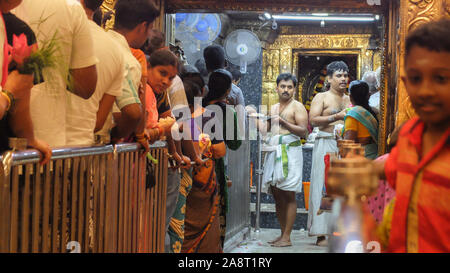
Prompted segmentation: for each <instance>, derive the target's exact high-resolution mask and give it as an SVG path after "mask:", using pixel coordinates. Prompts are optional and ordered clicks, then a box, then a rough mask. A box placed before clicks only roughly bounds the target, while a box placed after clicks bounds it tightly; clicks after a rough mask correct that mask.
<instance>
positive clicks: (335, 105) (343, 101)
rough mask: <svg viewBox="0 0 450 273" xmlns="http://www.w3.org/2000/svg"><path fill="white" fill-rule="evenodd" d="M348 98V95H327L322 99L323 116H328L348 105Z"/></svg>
mask: <svg viewBox="0 0 450 273" xmlns="http://www.w3.org/2000/svg"><path fill="white" fill-rule="evenodd" d="M350 104H351V103H350V99H349V97H348V96H343V97H338V96H333V95H328V96H326V97H325V98H324V100H323V112H322V115H323V116H329V115H333V114H337V113H339V112H341V111H342V110H344V109H345V108H348V107H350Z"/></svg>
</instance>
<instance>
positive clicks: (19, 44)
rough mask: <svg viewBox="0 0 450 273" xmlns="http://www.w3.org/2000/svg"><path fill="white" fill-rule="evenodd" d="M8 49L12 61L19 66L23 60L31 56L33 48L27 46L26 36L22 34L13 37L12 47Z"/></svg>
mask: <svg viewBox="0 0 450 273" xmlns="http://www.w3.org/2000/svg"><path fill="white" fill-rule="evenodd" d="M8 49H9V53H10V55H11V57H12V59H13V60H14V61H15V62H16V63H17V64H18V65H19V66H21V65H22V64H23V63H24V60H25V59H26V58H28V57H29V56H30V55H31V53H32V51H33V46H29V45H28V41H27V36H26V35H25V34H23V33H22V34H20V35H19V37H17V36H16V35H13V45H12V46H8Z"/></svg>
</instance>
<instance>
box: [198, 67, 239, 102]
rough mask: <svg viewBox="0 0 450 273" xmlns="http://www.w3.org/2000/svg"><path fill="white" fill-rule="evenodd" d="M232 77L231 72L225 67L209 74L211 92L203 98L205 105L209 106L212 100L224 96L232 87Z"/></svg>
mask: <svg viewBox="0 0 450 273" xmlns="http://www.w3.org/2000/svg"><path fill="white" fill-rule="evenodd" d="M232 78H233V76H232V75H231V73H230V72H228V71H227V70H225V69H217V70H214V71H213V72H212V73H211V75H210V76H209V81H208V89H209V92H208V94H207V95H206V96H205V98H204V99H203V106H207V105H208V103H209V102H210V101H212V100H216V99H220V98H222V97H223V96H224V95H225V94H226V93H227V91H228V90H229V89H230V88H231V80H232Z"/></svg>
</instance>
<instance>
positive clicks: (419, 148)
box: [248, 20, 450, 252]
mask: <svg viewBox="0 0 450 273" xmlns="http://www.w3.org/2000/svg"><path fill="white" fill-rule="evenodd" d="M449 26H450V22H449V21H448V20H441V21H438V22H432V23H429V24H425V25H424V26H422V27H420V28H418V29H417V30H415V31H414V32H412V33H411V34H410V35H409V36H408V38H407V41H406V57H405V64H406V67H405V70H406V76H405V77H403V78H402V80H403V82H404V83H405V86H406V88H407V92H408V94H409V96H410V99H411V103H412V105H413V107H414V108H415V110H416V111H417V114H418V117H416V118H414V119H412V120H410V121H408V122H407V123H405V124H402V125H400V126H399V127H397V128H395V130H394V131H393V132H392V133H391V135H390V137H389V139H388V143H387V148H388V153H387V154H384V155H382V156H380V157H378V155H379V151H378V146H379V145H378V144H379V143H378V128H379V122H380V116H379V105H380V101H379V90H380V77H379V70H378V71H377V72H374V71H369V72H366V73H365V74H364V75H363V77H362V79H361V80H354V81H352V82H350V83H349V68H348V66H347V65H346V64H345V63H344V62H342V61H335V62H332V63H330V64H329V65H328V66H327V81H328V83H329V87H328V90H327V91H325V92H321V93H318V94H317V95H315V97H314V99H313V100H312V102H311V108H310V111H309V113H308V112H307V111H306V110H305V107H304V106H303V104H302V103H300V102H298V101H296V100H295V99H294V96H293V95H294V90H295V88H296V86H297V84H298V83H297V79H296V77H295V76H294V75H292V74H289V73H286V74H280V75H279V76H278V78H277V82H276V83H277V87H276V92H277V93H278V97H279V103H277V104H275V105H274V106H272V108H271V110H270V115H269V116H266V117H264V116H263V117H262V118H261V115H260V114H258V113H257V112H256V109H250V108H248V110H249V113H251V115H255V117H259V119H258V121H257V123H256V125H257V128H259V130H260V131H261V132H262V133H263V134H266V136H265V140H264V142H265V143H264V151H265V152H266V156H265V160H264V173H263V186H264V187H263V188H265V189H266V190H267V192H269V193H272V194H273V197H274V199H275V205H276V215H277V218H278V220H279V223H280V228H281V234H280V236H279V237H277V238H275V239H274V240H271V241H269V242H268V243H269V244H271V245H272V246H274V247H286V246H291V245H292V243H291V239H290V234H291V231H292V228H293V225H294V221H295V217H296V210H297V204H296V198H295V193H297V192H300V191H301V189H302V187H301V181H302V166H303V157H302V151H301V150H302V149H301V147H300V148H299V146H301V142H300V138H304V137H306V135H307V134H308V120H309V123H310V125H311V126H312V127H317V128H318V132H317V134H316V136H315V141H314V148H313V155H312V168H311V182H310V191H309V209H308V222H307V228H308V233H309V236H316V237H317V241H316V244H317V245H326V244H327V236H329V235H330V234H329V232H330V225H331V224H332V223H331V222H330V221H331V217H332V213H331V210H329V209H325V207H326V202H327V198H330V197H329V196H328V194H327V189H326V185H325V176H326V167H325V164H326V158H327V157H326V156H327V154H329V153H335V154H338V152H339V150H338V147H337V140H338V139H345V140H351V141H353V142H355V143H359V144H361V146H362V147H363V148H364V157H365V158H367V159H370V160H374V159H375V161H373V162H374V166H375V168H376V170H377V173H378V175H379V177H380V179H381V180H380V181H379V187H378V191H377V193H376V194H375V195H374V196H372V197H370V198H368V200H367V201H366V202H365V203H364V211H365V212H366V216H367V217H366V218H365V229H367V230H364V232H365V234H366V238H371V239H372V240H374V241H378V242H380V243H381V246H382V249H383V251H389V252H448V251H449V249H450V248H449V247H450V241H449V238H450V237H449V236H448V234H449V233H448V226H449V225H448V224H449V223H448V219H450V218H449V217H448V209H447V208H446V205H445V204H446V201H448V197H449V196H450V194H449V193H450V192H449V191H448V189H449V185H448V183H447V182H448V181H449V180H448V169H449V168H448V166H449V155H450V150H449V148H450V146H449V140H450V138H449V137H450V136H449V132H450V131H449V130H450V119H449V117H450V113H449V108H448V107H449V105H448V103H449V102H450V98H449V97H448V94H449V92H448V90H449V89H448V88H449V84H450V81H449V74H448V73H449V67H448V62H446V61H444V62H442V60H448V58H449V56H450V52H449V49H450V40H449V39H448V37H449V36H448V34H449V32H448V30H449ZM439 37H446V38H445V39H440V38H439ZM439 60H441V61H439ZM376 226H378V227H376Z"/></svg>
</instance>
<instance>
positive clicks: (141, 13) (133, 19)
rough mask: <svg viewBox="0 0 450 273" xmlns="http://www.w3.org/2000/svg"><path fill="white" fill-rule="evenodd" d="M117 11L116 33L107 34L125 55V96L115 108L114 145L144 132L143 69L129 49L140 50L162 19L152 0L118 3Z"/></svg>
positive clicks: (123, 90)
mask: <svg viewBox="0 0 450 273" xmlns="http://www.w3.org/2000/svg"><path fill="white" fill-rule="evenodd" d="M115 9H116V17H115V25H114V30H110V31H108V34H109V35H110V36H111V37H112V38H113V39H114V40H115V41H116V42H117V43H118V44H119V48H120V51H121V52H122V55H123V56H124V60H125V80H124V83H123V86H122V96H120V97H118V98H117V99H116V106H115V107H114V109H113V112H114V120H115V123H116V126H115V127H114V128H113V129H112V131H111V137H112V138H113V139H112V140H113V142H116V141H118V140H119V139H121V138H124V137H128V136H129V135H130V134H131V133H133V132H136V133H138V134H140V133H143V132H144V128H145V122H144V115H143V113H144V111H143V109H142V108H141V101H140V100H139V88H140V85H141V77H142V69H141V65H140V63H139V62H138V60H137V59H136V58H135V57H134V56H133V54H132V53H131V50H130V47H132V48H141V47H142V46H143V45H144V43H145V41H146V40H147V37H148V36H149V33H150V31H151V29H152V27H153V22H154V21H155V19H156V18H157V17H158V16H159V10H158V9H157V8H156V6H155V4H154V3H153V2H152V1H151V0H118V1H117V3H116V6H115ZM119 109H120V110H119Z"/></svg>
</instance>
